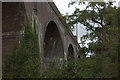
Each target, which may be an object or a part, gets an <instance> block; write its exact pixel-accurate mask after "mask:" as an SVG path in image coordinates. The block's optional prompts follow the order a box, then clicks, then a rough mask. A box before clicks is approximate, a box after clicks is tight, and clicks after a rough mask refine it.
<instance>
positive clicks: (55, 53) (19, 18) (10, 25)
mask: <svg viewBox="0 0 120 80" xmlns="http://www.w3.org/2000/svg"><path fill="white" fill-rule="evenodd" d="M16 5H17V6H16ZM2 10H3V11H2V12H3V13H2V14H3V15H2V24H3V25H2V29H3V30H2V37H3V38H2V44H3V45H2V54H3V56H2V57H3V58H4V54H6V53H8V52H9V53H12V51H11V50H12V49H13V47H14V44H15V43H16V42H17V43H19V38H20V37H21V34H22V32H23V29H24V27H25V25H26V24H27V17H29V16H33V15H36V19H37V20H36V21H37V27H36V29H37V33H38V35H39V43H40V52H41V57H42V58H41V61H42V63H44V58H53V57H57V58H58V59H60V58H62V57H63V58H64V59H65V60H67V55H69V52H70V51H72V53H70V54H72V55H74V58H77V57H78V55H77V51H78V49H79V44H78V43H77V41H76V39H75V37H74V36H73V34H72V32H71V31H69V30H68V29H67V26H66V24H65V22H64V20H63V19H62V18H61V14H60V12H59V10H58V9H57V7H56V6H55V4H54V3H51V2H43V3H41V2H37V3H36V2H30V3H29V2H20V3H19V2H14V3H12V2H9V3H7V2H5V3H2ZM33 11H35V12H36V14H34V13H33ZM11 37H12V38H11ZM11 45H12V46H11ZM71 46H72V47H71ZM7 49H9V50H7Z"/></svg>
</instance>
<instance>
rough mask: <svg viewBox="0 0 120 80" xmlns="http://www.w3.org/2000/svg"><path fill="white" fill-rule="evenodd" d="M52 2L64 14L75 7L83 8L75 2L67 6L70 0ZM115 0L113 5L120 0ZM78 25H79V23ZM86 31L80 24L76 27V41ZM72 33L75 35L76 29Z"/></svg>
mask: <svg viewBox="0 0 120 80" xmlns="http://www.w3.org/2000/svg"><path fill="white" fill-rule="evenodd" d="M53 1H54V3H55V4H56V6H57V8H58V9H59V11H60V12H61V14H63V15H65V14H66V13H68V14H72V13H73V11H74V10H75V7H77V8H80V9H81V10H83V9H85V6H79V5H77V4H75V5H72V6H70V7H69V8H68V4H69V2H70V1H71V0H53ZM115 1H116V2H115V3H114V5H116V6H118V2H119V1H120V0H115ZM79 26H80V25H79ZM86 33H87V32H86V30H85V27H83V26H81V27H79V28H78V42H80V37H82V36H83V35H85V34H86ZM73 34H74V35H76V31H73Z"/></svg>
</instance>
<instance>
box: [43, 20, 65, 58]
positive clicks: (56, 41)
mask: <svg viewBox="0 0 120 80" xmlns="http://www.w3.org/2000/svg"><path fill="white" fill-rule="evenodd" d="M62 44H63V43H62V38H61V36H60V32H59V30H58V27H57V25H56V23H55V22H54V21H50V22H49V23H48V25H47V28H46V31H45V36H44V44H43V47H44V54H43V55H44V58H51V59H52V58H54V57H59V58H60V57H62V56H63V53H64V48H63V45H62Z"/></svg>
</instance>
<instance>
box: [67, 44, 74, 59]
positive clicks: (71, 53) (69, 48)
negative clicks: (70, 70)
mask: <svg viewBox="0 0 120 80" xmlns="http://www.w3.org/2000/svg"><path fill="white" fill-rule="evenodd" d="M68 58H74V49H73V46H72V45H71V44H70V45H69V47H68Z"/></svg>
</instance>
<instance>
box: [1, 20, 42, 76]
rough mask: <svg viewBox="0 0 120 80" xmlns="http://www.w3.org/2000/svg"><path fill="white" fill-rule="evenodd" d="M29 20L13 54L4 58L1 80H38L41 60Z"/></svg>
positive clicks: (33, 30)
mask: <svg viewBox="0 0 120 80" xmlns="http://www.w3.org/2000/svg"><path fill="white" fill-rule="evenodd" d="M35 26H36V23H35V21H34V26H33V27H32V23H31V21H30V20H29V22H28V25H27V26H26V27H25V30H24V34H23V36H22V37H21V38H20V43H19V45H15V48H14V49H13V53H11V54H9V55H8V56H6V62H5V64H4V65H5V66H4V68H3V78H40V76H41V75H40V74H41V72H40V71H41V59H40V49H39V41H38V34H37V33H36V27H35Z"/></svg>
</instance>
